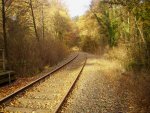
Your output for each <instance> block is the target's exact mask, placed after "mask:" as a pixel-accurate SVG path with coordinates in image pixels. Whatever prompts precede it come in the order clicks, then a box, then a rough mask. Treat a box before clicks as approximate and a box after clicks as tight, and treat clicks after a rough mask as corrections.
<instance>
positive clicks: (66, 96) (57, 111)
mask: <svg viewBox="0 0 150 113" xmlns="http://www.w3.org/2000/svg"><path fill="white" fill-rule="evenodd" d="M86 61H87V57H86V59H85V62H84V64H83V66H82V68H81V70H80V72H79V74H78V76H77V78H76V79H75V80H74V82H73V84H72V85H71V87H70V88H69V90H68V92H67V93H66V95H65V96H64V97H63V98H62V100H61V102H60V103H59V104H58V106H57V108H56V109H55V110H54V112H53V113H59V112H60V111H61V109H62V107H63V105H64V104H65V102H66V100H67V98H68V97H69V94H70V93H71V92H72V90H73V89H74V87H75V85H76V83H77V81H78V80H79V77H80V75H81V73H82V71H83V69H84V67H85V65H86Z"/></svg>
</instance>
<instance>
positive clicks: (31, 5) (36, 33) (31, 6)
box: [29, 0, 40, 41]
mask: <svg viewBox="0 0 150 113" xmlns="http://www.w3.org/2000/svg"><path fill="white" fill-rule="evenodd" d="M29 4H30V8H31V14H32V20H33V25H34V31H35V36H36V38H37V40H38V41H39V40H40V39H39V36H38V32H37V27H36V22H35V16H34V11H33V4H32V0H30V1H29Z"/></svg>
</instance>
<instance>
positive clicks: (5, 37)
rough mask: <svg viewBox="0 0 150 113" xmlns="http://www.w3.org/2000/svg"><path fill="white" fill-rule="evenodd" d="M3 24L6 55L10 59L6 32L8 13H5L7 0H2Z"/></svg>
mask: <svg viewBox="0 0 150 113" xmlns="http://www.w3.org/2000/svg"><path fill="white" fill-rule="evenodd" d="M2 26H3V39H4V51H5V57H6V59H7V60H8V48H7V34H6V15H5V1H4V0H2Z"/></svg>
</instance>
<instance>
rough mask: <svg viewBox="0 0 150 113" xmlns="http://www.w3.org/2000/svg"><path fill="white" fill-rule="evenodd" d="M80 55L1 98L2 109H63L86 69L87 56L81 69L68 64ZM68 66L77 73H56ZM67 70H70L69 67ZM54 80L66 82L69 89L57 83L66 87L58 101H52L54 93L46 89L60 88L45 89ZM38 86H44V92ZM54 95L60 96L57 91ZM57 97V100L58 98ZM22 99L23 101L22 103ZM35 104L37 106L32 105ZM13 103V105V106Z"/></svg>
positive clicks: (46, 112) (44, 112) (51, 112)
mask: <svg viewBox="0 0 150 113" xmlns="http://www.w3.org/2000/svg"><path fill="white" fill-rule="evenodd" d="M78 57H79V55H76V56H75V57H73V58H72V59H71V60H69V61H67V62H66V63H64V64H63V65H61V66H59V67H57V68H56V69H54V70H52V71H51V72H49V73H47V74H45V75H44V76H43V77H41V78H39V79H37V80H35V81H33V82H32V83H30V84H28V85H26V86H25V87H23V88H21V89H19V90H17V91H16V92H14V93H12V94H10V95H8V96H7V97H5V98H3V99H0V105H1V106H3V108H4V109H2V110H1V111H2V112H5V111H11V110H12V112H11V113H13V111H17V110H19V111H20V112H19V113H21V111H22V112H26V113H58V112H59V111H60V110H61V108H62V106H63V105H64V102H65V100H66V99H67V97H68V96H69V94H70V92H71V91H72V90H73V88H74V86H75V84H76V82H77V80H78V79H79V76H80V75H81V73H82V71H83V69H84V66H85V64H86V59H87V58H84V62H83V63H82V65H80V68H79V69H78V68H77V69H76V70H74V68H72V66H70V67H69V66H68V65H71V64H72V63H71V62H75V59H77V58H78ZM79 63H80V62H77V63H75V64H74V65H79ZM67 66H68V67H69V68H70V69H71V70H72V72H74V73H75V74H72V75H73V76H71V75H69V74H70V72H68V74H67V75H66V76H64V75H65V74H66V72H65V71H64V72H63V71H62V74H58V75H57V74H56V75H55V73H59V71H61V69H62V68H65V67H66V68H68V67H67ZM67 71H69V69H68V70H67ZM52 74H54V77H51V75H52ZM55 76H56V78H55ZM59 76H60V77H59ZM48 77H49V79H48ZM50 77H51V78H50ZM65 77H66V78H65ZM67 77H68V78H67ZM45 78H47V79H48V80H47V79H45ZM61 79H62V80H61ZM63 79H64V80H63ZM67 79H68V80H67ZM44 80H47V81H46V82H45V81H44ZM53 80H54V81H55V80H58V81H60V83H61V84H63V85H65V83H66V84H68V86H67V88H66V89H67V90H66V89H65V86H63V85H60V86H59V84H55V87H62V89H64V90H63V91H64V92H65V93H62V95H61V96H60V97H61V98H59V99H58V101H57V102H56V103H55V102H53V101H52V102H51V100H52V97H51V95H52V94H48V93H46V92H45V91H47V92H51V89H54V90H56V91H54V92H59V93H60V89H59V90H58V91H57V88H56V89H55V87H54V88H53V87H52V88H51V89H49V86H48V87H47V89H44V88H45V87H46V84H48V85H49V84H51V85H52V86H53V84H54V83H53V82H54V81H53ZM69 80H70V81H69ZM68 81H69V82H68ZM36 84H39V85H36ZM36 88H37V89H38V88H43V89H44V90H43V91H44V93H41V92H40V91H41V90H39V89H38V91H39V92H40V93H38V92H37V89H36ZM35 89H36V90H35ZM32 90H33V91H32ZM34 90H35V91H34ZM33 92H34V93H33ZM26 93H27V94H28V95H30V97H32V98H29V96H28V95H26ZM30 93H31V94H30ZM59 93H58V94H59ZM41 95H42V96H43V95H44V96H43V97H44V98H43V97H42V98H41V97H40V96H41ZM55 95H56V96H55ZM36 96H37V97H38V96H39V97H38V98H37V97H36ZM53 97H57V98H58V96H57V93H56V94H53ZM57 98H56V100H57ZM16 100H17V101H19V102H18V103H17V101H16ZM20 100H21V102H23V103H20ZM53 100H55V99H53ZM30 101H33V102H32V103H31V102H30ZM37 101H38V102H37ZM14 102H15V104H14ZM41 103H46V104H45V105H44V107H43V105H41ZM48 103H50V104H48ZM52 103H53V104H54V106H53V107H52V105H51V104H52ZM34 104H35V106H32V105H34ZM11 105H12V106H13V107H11ZM20 105H24V107H22V106H20ZM28 105H30V108H28ZM18 106H19V107H18ZM41 106H42V107H41ZM45 106H46V107H45ZM37 109H38V110H37ZM1 111H0V112H1ZM7 113H8V112H7ZM14 113H15V112H14ZM17 113H18V112H17Z"/></svg>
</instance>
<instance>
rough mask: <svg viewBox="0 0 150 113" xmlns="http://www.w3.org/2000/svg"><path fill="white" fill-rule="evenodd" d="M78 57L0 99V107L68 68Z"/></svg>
mask: <svg viewBox="0 0 150 113" xmlns="http://www.w3.org/2000/svg"><path fill="white" fill-rule="evenodd" d="M77 57H78V54H77V55H75V57H73V58H71V60H69V61H67V62H66V63H64V64H62V65H60V66H58V67H57V68H56V69H54V70H52V71H51V72H49V73H47V74H45V75H43V76H42V77H40V78H38V79H37V80H35V81H33V82H31V83H30V84H28V85H26V86H24V87H22V88H21V89H19V90H17V91H15V92H14V93H11V94H10V95H8V96H6V97H4V98H2V99H0V105H2V104H3V103H5V102H7V101H8V100H9V99H12V98H14V97H15V96H16V95H17V94H19V93H21V92H23V91H25V90H26V89H28V88H30V87H32V86H33V85H34V84H36V83H38V82H40V81H42V80H44V79H45V78H46V77H48V76H50V75H51V74H53V73H55V72H56V71H58V70H60V69H61V68H63V67H64V66H66V65H67V64H69V63H70V62H72V61H73V60H75V59H76V58H77Z"/></svg>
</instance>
